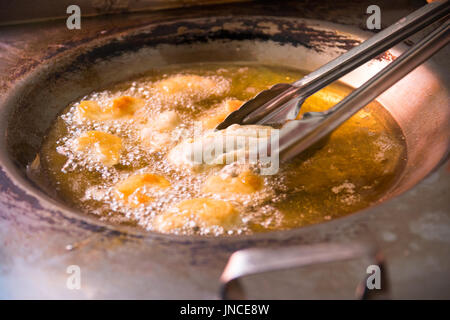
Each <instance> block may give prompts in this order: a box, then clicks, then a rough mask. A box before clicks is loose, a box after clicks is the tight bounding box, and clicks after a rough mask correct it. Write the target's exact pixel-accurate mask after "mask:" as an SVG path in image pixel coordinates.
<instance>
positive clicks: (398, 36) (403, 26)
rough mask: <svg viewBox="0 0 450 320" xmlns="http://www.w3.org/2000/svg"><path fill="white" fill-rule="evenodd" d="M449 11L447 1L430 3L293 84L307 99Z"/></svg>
mask: <svg viewBox="0 0 450 320" xmlns="http://www.w3.org/2000/svg"><path fill="white" fill-rule="evenodd" d="M448 12H449V3H448V1H446V0H445V1H437V2H433V3H429V4H427V5H425V6H423V7H422V8H420V9H418V10H416V11H414V12H413V13H411V14H410V15H408V16H406V17H404V18H402V19H400V20H399V21H397V22H396V23H394V24H393V25H391V26H389V27H388V28H386V29H384V30H382V31H380V32H379V33H377V34H376V35H374V36H372V37H371V38H369V39H367V40H366V41H364V42H363V43H362V44H360V45H359V46H357V47H355V48H353V49H351V50H349V51H347V52H346V53H344V54H342V55H341V56H339V57H337V58H336V59H334V60H332V61H330V62H329V63H327V64H325V65H324V66H322V67H320V68H319V69H317V70H315V71H314V72H311V73H310V74H308V75H307V76H305V77H303V78H302V79H300V80H298V81H296V82H294V83H293V85H294V86H296V87H299V88H305V89H306V90H305V91H302V95H305V96H309V95H311V94H313V93H315V92H316V91H318V90H320V89H321V88H323V87H325V86H327V85H328V84H330V83H332V82H334V81H336V80H337V79H339V78H341V77H343V76H344V75H346V74H347V73H349V72H350V71H352V70H354V69H356V68H357V67H359V66H361V65H363V64H364V63H366V62H367V61H369V60H371V59H373V58H375V57H376V56H377V55H379V54H381V53H383V52H385V51H386V50H388V49H389V48H391V47H393V46H394V45H396V44H398V43H399V42H400V41H402V40H404V39H406V38H408V37H409V36H411V35H412V34H414V33H416V32H417V31H419V30H421V29H422V28H424V27H426V26H428V25H430V24H432V23H433V22H436V21H438V20H439V19H440V18H442V17H444V16H445V15H447V14H448Z"/></svg>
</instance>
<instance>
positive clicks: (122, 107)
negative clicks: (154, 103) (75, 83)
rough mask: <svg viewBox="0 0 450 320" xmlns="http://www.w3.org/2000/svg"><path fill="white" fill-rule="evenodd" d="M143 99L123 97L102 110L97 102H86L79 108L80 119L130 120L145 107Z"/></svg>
mask: <svg viewBox="0 0 450 320" xmlns="http://www.w3.org/2000/svg"><path fill="white" fill-rule="evenodd" d="M143 104H144V102H143V100H141V99H137V98H133V97H129V96H121V97H119V98H116V99H114V100H113V102H112V105H110V106H107V107H104V108H102V107H101V106H100V105H99V104H98V103H97V102H96V101H91V100H84V101H81V102H80V104H79V105H78V107H77V111H76V112H77V116H78V119H81V120H83V119H86V120H96V121H105V120H117V119H124V118H125V119H129V118H130V117H132V116H133V115H134V114H135V112H136V111H137V110H138V109H139V108H141V107H142V106H143Z"/></svg>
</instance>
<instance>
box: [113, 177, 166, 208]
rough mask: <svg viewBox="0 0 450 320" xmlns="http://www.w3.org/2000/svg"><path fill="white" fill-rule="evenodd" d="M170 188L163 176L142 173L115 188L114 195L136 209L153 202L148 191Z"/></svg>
mask: <svg viewBox="0 0 450 320" xmlns="http://www.w3.org/2000/svg"><path fill="white" fill-rule="evenodd" d="M169 187H170V182H169V181H168V180H167V179H166V178H164V177H163V176H160V175H157V174H152V173H143V174H137V175H133V176H131V177H128V178H127V179H126V180H124V181H121V182H119V183H117V184H116V186H115V195H116V197H117V198H118V199H119V200H122V201H124V202H125V203H127V204H129V205H131V206H134V207H138V206H140V205H141V204H146V203H148V202H151V201H153V200H154V198H153V197H152V196H151V195H150V193H149V191H150V190H149V189H155V188H156V189H165V188H169Z"/></svg>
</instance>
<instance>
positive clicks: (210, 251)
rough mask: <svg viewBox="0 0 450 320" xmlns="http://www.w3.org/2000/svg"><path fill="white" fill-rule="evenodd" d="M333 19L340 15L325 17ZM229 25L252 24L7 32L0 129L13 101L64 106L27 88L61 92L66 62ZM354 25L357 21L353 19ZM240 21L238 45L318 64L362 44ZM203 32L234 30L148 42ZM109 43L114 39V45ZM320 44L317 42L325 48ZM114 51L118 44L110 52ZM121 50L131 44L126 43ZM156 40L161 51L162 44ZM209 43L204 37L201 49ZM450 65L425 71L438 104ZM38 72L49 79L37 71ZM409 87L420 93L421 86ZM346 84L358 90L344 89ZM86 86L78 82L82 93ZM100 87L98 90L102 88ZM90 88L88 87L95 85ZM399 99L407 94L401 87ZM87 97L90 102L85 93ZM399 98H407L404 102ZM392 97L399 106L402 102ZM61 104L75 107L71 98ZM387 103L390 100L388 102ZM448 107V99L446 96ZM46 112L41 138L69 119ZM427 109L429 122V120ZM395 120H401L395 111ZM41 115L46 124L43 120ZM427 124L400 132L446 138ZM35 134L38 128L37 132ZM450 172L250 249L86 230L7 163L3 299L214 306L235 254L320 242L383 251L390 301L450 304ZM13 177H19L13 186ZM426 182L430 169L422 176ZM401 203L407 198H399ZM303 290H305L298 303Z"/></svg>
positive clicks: (281, 279)
mask: <svg viewBox="0 0 450 320" xmlns="http://www.w3.org/2000/svg"><path fill="white" fill-rule="evenodd" d="M350 7H351V6H350ZM322 9H323V8H322ZM273 12H274V10H273V8H271V7H270V6H269V5H259V6H255V8H252V10H251V14H254V15H259V16H264V15H273ZM326 12H327V10H325V13H324V11H323V10H322V11H320V10H318V11H317V13H316V14H315V15H314V11H308V15H309V17H318V18H320V19H325V20H335V18H334V17H333V14H329V16H327V15H326ZM328 12H334V11H333V10H331V9H330V10H328ZM232 13H235V14H240V15H244V16H245V15H246V14H247V13H246V12H245V9H244V10H243V8H241V7H233V6H231V5H227V6H219V7H216V8H208V9H202V10H192V11H185V10H184V11H183V12H177V11H168V12H167V11H165V12H160V13H149V14H139V15H127V16H121V17H120V18H117V19H114V17H109V18H108V19H103V18H99V19H96V20H89V21H86V23H85V26H86V27H85V28H84V29H82V30H81V31H74V32H73V33H70V34H69V33H68V32H67V30H66V29H65V26H61V25H58V24H57V23H56V22H55V23H45V24H41V25H39V28H40V30H41V32H40V33H39V34H36V33H35V32H34V31H35V30H36V26H33V27H30V26H20V27H19V26H18V27H14V28H13V27H7V28H3V30H2V33H1V37H0V46H1V48H2V49H3V50H2V51H1V53H0V59H1V60H0V71H1V72H0V74H1V83H0V105H1V108H2V110H1V111H2V118H1V120H0V121H2V124H1V125H0V126H2V128H5V126H6V125H7V124H8V123H7V121H5V120H6V119H5V117H4V116H3V115H4V114H6V112H4V111H6V109H4V108H6V107H11V105H8V99H11V97H14V91H15V90H16V93H17V92H21V93H22V95H21V96H23V97H25V94H24V93H27V95H28V96H29V97H31V96H33V94H34V95H38V94H39V93H40V91H41V92H42V93H44V95H42V96H45V90H49V91H48V93H49V94H50V95H55V94H57V93H55V92H53V91H51V90H50V89H49V87H46V86H44V85H45V83H42V84H40V83H38V82H34V86H29V84H30V82H29V78H30V75H32V78H34V79H47V77H54V79H53V80H54V81H55V82H56V83H58V81H62V83H63V82H64V80H65V79H64V78H65V76H66V74H67V71H74V70H71V69H67V68H66V69H64V68H63V69H62V70H60V72H59V73H58V72H55V71H57V70H55V69H57V67H61V66H64V62H68V61H71V60H70V57H81V58H77V59H81V60H76V61H77V62H81V63H79V64H75V65H89V63H95V62H96V61H97V60H96V58H105V57H106V56H108V55H110V54H112V53H114V52H118V51H121V50H127V51H129V50H131V49H132V48H133V47H139V46H140V45H142V44H145V41H149V38H148V37H147V36H144V35H143V33H141V32H135V33H134V34H133V33H131V34H130V35H125V34H124V33H123V34H121V32H125V31H127V30H128V29H130V28H132V27H142V26H146V25H147V24H149V23H150V22H158V21H163V20H166V21H171V20H174V19H176V18H180V17H182V18H194V17H201V16H204V15H206V14H208V15H217V16H224V15H225V16H226V15H229V14H232ZM304 13H305V11H304V9H298V8H297V7H296V6H293V7H291V8H287V9H286V8H285V9H283V10H279V11H277V14H280V15H292V16H295V17H296V18H298V16H301V15H302V14H304ZM403 13H404V12H402V14H403ZM402 14H400V16H401V15H402ZM324 15H325V16H324ZM348 16H349V18H348V19H349V20H352V17H351V15H348ZM397 17H398V16H397ZM327 18H328V19H327ZM229 19H231V18H229ZM353 19H354V21H360V20H359V19H358V18H355V17H354V16H353ZM230 21H232V20H230ZM230 21H228V22H230ZM242 21H244V23H243V24H240V25H239V28H238V29H239V34H240V35H241V38H240V39H242V40H245V39H252V38H254V37H255V36H257V37H261V39H262V40H267V39H274V40H276V41H280V42H283V40H284V41H287V40H289V41H290V42H291V43H294V44H296V45H298V46H299V47H308V45H309V46H310V47H313V48H314V49H316V50H318V51H320V52H322V53H323V54H325V53H324V51H327V43H328V44H329V46H330V47H335V48H336V49H337V50H342V49H346V48H348V47H351V46H352V45H354V44H355V43H358V40H355V39H352V38H347V37H346V36H344V35H342V33H335V32H333V31H332V30H330V29H328V30H325V31H323V32H317V30H314V29H312V30H311V28H310V27H309V26H308V25H305V24H304V23H303V24H302V23H301V22H299V24H297V25H295V26H296V27H297V28H298V29H299V30H302V31H303V33H302V32H300V35H298V36H297V38H296V37H295V36H291V37H288V38H286V37H284V38H283V34H285V32H284V31H286V32H288V30H292V26H293V25H292V24H291V25H287V26H286V30H282V31H283V32H279V33H277V32H275V35H274V33H273V32H272V33H271V31H272V30H271V28H272V27H273V26H274V24H267V22H270V19H266V20H265V21H264V20H263V21H261V20H257V19H253V18H247V19H241V22H242ZM245 21H247V25H246V23H245ZM224 22H226V21H225V20H222V21H220V23H222V25H223V23H224ZM255 22H260V23H261V22H262V23H261V24H258V23H255ZM340 22H342V21H340ZM356 24H357V23H356ZM255 25H256V26H257V27H255ZM200 26H201V28H203V30H210V31H212V30H215V31H212V33H209V34H208V37H210V36H215V37H217V38H220V37H222V38H227V37H230V32H231V31H233V28H231V29H227V28H219V29H212V28H213V27H214V26H217V22H214V23H213V22H210V25H208V24H207V23H206V24H205V23H204V22H202V24H201V25H198V24H197V25H196V24H195V23H194V24H192V23H190V24H187V23H180V24H176V23H175V24H172V25H171V28H172V29H170V28H167V24H166V25H165V26H162V25H160V26H159V29H158V27H156V28H155V29H152V32H154V33H153V35H159V36H161V37H160V39H161V41H162V40H164V34H170V33H171V32H173V31H176V32H181V36H180V38H181V39H184V42H183V43H188V42H189V36H190V30H195V27H200ZM281 26H282V25H281ZM180 27H181V29H180ZM183 27H187V29H183ZM340 28H341V27H340ZM144 29H145V28H144ZM342 29H343V30H347V31H350V30H352V32H353V31H354V32H356V33H358V30H357V29H353V28H351V27H349V26H347V27H345V26H344V27H342ZM230 30H231V31H230ZM246 30H247V31H246ZM103 31H104V32H103ZM192 32H194V31H192ZM201 33H202V32H200V34H201ZM197 36H198V34H197ZM108 37H111V38H110V39H108ZM264 37H265V38H264ZM97 38H98V39H97ZM318 38H322V40H321V41H319V40H318ZM93 39H97V40H96V43H95V44H96V46H94V47H96V48H97V49H95V50H88V51H86V48H84V47H83V46H82V45H83V44H86V43H88V42H89V41H91V40H93ZM112 39H116V40H115V41H112ZM117 39H118V40H119V41H117ZM124 39H125V40H126V41H121V40H124ZM151 39H152V41H154V39H155V38H153V37H152V38H151ZM206 39H207V37H205V38H204V40H206ZM323 39H325V40H324V41H323ZM199 40H201V39H199ZM314 41H316V42H314ZM285 49H286V48H285ZM274 53H276V51H274ZM191 54H192V53H191ZM448 54H449V52H448V50H447V51H444V52H442V53H440V54H439V55H438V56H437V57H436V59H435V61H438V63H439V65H438V66H439V67H436V66H435V67H429V68H427V69H425V70H422V73H421V75H423V72H424V71H426V72H428V73H429V74H428V78H426V77H425V80H429V81H430V83H431V87H429V88H428V87H427V88H426V90H431V91H428V92H433V93H436V92H437V94H436V95H437V96H439V92H441V91H442V90H443V91H444V97H445V92H446V90H448V88H446V85H445V84H448V78H445V76H443V75H442V74H441V75H439V69H441V71H442V69H443V70H448V62H446V61H448V59H445V58H446V57H448ZM54 58H55V59H57V60H55V61H58V64H53V65H50V66H51V67H55V69H52V70H51V71H52V72H51V73H47V71H48V70H49V69H45V68H46V65H45V62H46V61H50V59H54ZM65 59H68V60H65ZM169 62H170V59H169ZM69 65H70V64H69ZM42 66H43V69H41V70H39V68H40V67H42ZM445 68H447V69H445ZM39 71H42V73H39ZM33 72H34V73H33ZM39 75H40V76H41V77H40V76H39ZM436 75H438V79H439V77H441V81H442V82H441V83H440V88H441V91H436V85H437V84H436V82H435V81H437V80H436V78H433V77H435V76H436ZM27 79H28V80H27ZM421 79H422V78H421ZM47 80H48V79H47ZM69 80H70V79H69ZM72 80H73V79H72ZM409 80H416V81H417V79H414V77H411V78H410V79H409ZM27 81H28V82H27ZM349 81H350V82H351V81H353V80H352V79H349ZM48 83H50V82H48ZM68 83H70V81H68ZM72 83H73V82H72ZM81 83H83V81H80V82H79V83H78V84H77V85H80V84H81ZM93 83H94V84H95V81H94V82H93ZM442 83H444V84H442ZM21 85H22V86H21ZM40 85H41V86H42V87H40ZM90 85H91V86H92V82H91V84H90ZM399 88H400V89H402V87H399ZM85 90H89V83H88V86H86V88H85ZM402 90H405V89H404V88H403V89H402ZM402 90H400V93H403V94H404V91H402ZM433 90H434V91H433ZM400 93H399V94H400ZM392 95H393V96H394V97H395V94H392ZM63 97H65V98H66V99H70V98H71V97H70V92H68V93H67V95H66V96H64V95H63ZM15 98H17V96H16V97H15ZM388 98H389V97H387V98H386V99H387V100H389V99H388ZM391 98H392V97H391ZM441 99H444V98H443V96H442V92H441ZM15 102H17V103H19V105H21V106H23V107H24V108H25V109H26V105H27V104H28V102H27V101H25V100H24V101H20V99H19V100H15ZM447 102H448V100H441V103H444V104H445V103H447ZM48 103H49V106H47V108H49V109H48V110H47V109H46V110H42V113H43V116H42V117H41V118H35V119H33V120H34V124H35V125H36V126H37V127H39V126H40V127H41V129H42V130H43V129H44V128H45V127H46V123H45V121H50V119H48V114H52V112H53V113H54V112H55V111H56V109H57V108H61V107H62V106H58V105H53V106H52V105H51V104H52V101H48ZM52 108H53V109H52ZM430 108H431V111H433V108H432V107H430ZM25 109H23V110H25ZM49 110H50V111H49ZM437 110H438V109H436V111H437ZM44 111H45V112H44ZM393 111H395V110H391V112H393ZM431 111H430V112H431ZM45 113H47V117H45V116H44V114H45ZM393 113H395V112H393ZM36 114H38V113H36ZM394 115H395V114H394ZM429 115H430V117H429V118H427V117H422V118H424V119H422V120H420V116H416V117H413V118H404V119H402V114H401V113H400V114H398V115H396V117H397V118H398V119H399V120H400V122H401V121H405V122H407V121H413V120H414V121H417V122H419V124H420V125H424V126H422V127H420V126H419V128H424V127H426V126H430V121H431V122H432V123H433V125H434V126H435V127H436V128H442V126H443V125H444V127H445V123H444V124H442V121H445V118H444V119H443V120H442V119H441V120H439V118H436V117H431V116H432V115H433V114H432V113H429ZM15 116H23V114H22V115H21V114H20V113H16V114H15ZM13 119H14V116H13ZM24 119H26V117H25V118H24ZM8 120H10V119H8ZM16 120H17V119H16ZM41 121H44V122H41ZM414 121H413V122H414ZM16 122H17V121H16ZM422 122H423V123H422ZM36 126H34V125H33V126H31V127H34V128H36ZM411 130H412V129H411ZM42 133H43V132H42V131H41V132H40V131H39V130H37V131H36V136H35V137H34V140H33V137H32V136H29V135H28V136H27V138H28V141H27V142H28V143H29V145H31V146H33V145H34V147H37V145H38V142H39V134H42ZM9 134H11V133H10V132H6V135H7V136H8V135H9ZM407 134H409V135H410V136H411V137H412V139H414V138H415V136H414V134H417V133H415V132H412V131H411V132H407ZM436 135H437V136H438V129H436ZM17 136H18V135H16V136H15V137H17ZM444 143H445V140H443V141H437V143H436V144H435V145H436V146H428V145H425V146H422V149H421V148H418V149H417V150H416V152H417V155H415V156H414V155H412V156H413V160H414V159H416V161H413V162H414V165H416V166H417V167H418V169H417V170H412V169H414V168H413V167H410V169H411V170H410V172H415V174H411V177H404V178H405V179H406V180H405V181H406V182H405V186H404V188H405V189H407V188H408V187H410V186H411V185H412V184H414V183H415V179H416V178H417V172H419V174H418V176H419V177H420V170H419V169H420V167H421V166H423V167H426V168H429V167H432V166H435V165H436V160H437V161H438V160H439V159H436V158H442V156H443V152H442V144H444ZM10 145H11V144H10ZM425 150H431V151H430V154H426V155H425V154H423V152H425ZM11 151H12V152H13V154H15V158H16V159H17V160H20V161H19V162H18V163H17V165H18V168H20V167H22V168H23V165H24V164H25V162H26V161H27V160H28V159H29V158H30V157H31V156H32V154H33V148H31V149H30V148H28V147H27V148H21V146H20V145H16V146H14V147H13V148H12V150H11ZM421 152H422V155H421V157H420V153H421ZM0 157H1V158H2V162H3V164H7V163H8V161H7V160H8V159H9V155H8V154H7V153H6V152H5V150H4V149H2V150H1V155H0ZM414 157H415V158H414ZM411 166H413V164H411ZM5 170H6V171H8V173H6V171H5ZM14 170H15V171H14ZM449 171H450V167H449V166H448V164H446V165H444V166H441V167H440V169H439V170H437V171H436V172H435V173H433V174H432V175H430V176H429V177H428V178H427V179H425V180H424V181H422V182H421V183H420V184H419V185H417V186H416V187H414V188H413V189H412V190H410V191H408V192H406V193H404V194H403V195H401V196H399V197H396V198H394V199H392V200H390V201H388V202H386V203H383V204H382V205H380V206H377V207H374V208H371V209H369V210H365V211H364V212H360V213H358V214H355V215H352V216H349V217H346V218H343V219H338V220H335V221H331V222H328V223H325V224H320V225H315V226H311V227H307V228H302V229H298V230H291V231H287V232H276V233H270V234H259V235H255V236H251V237H243V238H229V239H199V238H177V237H170V236H158V235H143V234H140V233H132V234H131V233H128V232H126V231H124V230H118V229H114V228H112V227H110V226H107V225H102V224H100V223H96V222H92V221H89V219H86V218H82V217H81V216H79V215H76V214H70V213H69V212H67V211H65V210H62V209H61V208H60V207H59V206H58V205H57V204H56V203H53V204H52V203H51V202H49V201H43V200H42V199H37V198H36V194H35V193H34V191H32V192H31V191H30V190H32V188H31V186H30V188H29V189H28V190H27V188H24V183H23V182H24V181H25V180H24V179H23V178H20V171H18V170H17V169H14V168H13V166H12V164H11V163H10V164H9V165H7V168H6V169H5V168H2V169H1V170H0V240H1V247H0V297H21V298H26V297H32V298H36V297H44V298H50V297H53V298H55V297H59V298H71V297H78V298H119V297H122V298H211V297H217V293H218V289H219V281H218V279H219V277H220V274H221V272H222V270H223V268H224V266H225V264H226V261H227V258H228V257H229V255H230V254H231V253H232V252H233V251H234V250H237V249H242V248H248V247H253V246H256V247H276V246H279V245H282V246H287V245H291V244H309V243H318V242H348V241H361V240H362V239H367V238H369V240H370V241H375V242H376V243H378V244H379V246H380V248H381V250H382V251H383V252H384V254H385V256H386V261H387V265H388V272H389V276H390V279H391V282H392V296H393V297H394V298H402V297H403V298H404V297H409V298H417V297H423V298H431V297H449V294H450V289H449V288H450V280H449V277H448V274H449V271H450V261H449V260H450V258H449V253H450V216H449V200H448V199H449V198H450V195H449V191H448V190H449ZM13 172H15V176H11V174H12V173H13ZM426 173H427V172H426V170H425V169H424V171H423V172H422V174H426ZM408 179H409V180H408ZM401 191H403V190H399V192H401ZM71 264H76V265H79V266H80V267H81V272H82V289H81V290H68V289H67V287H66V280H67V276H68V274H67V273H66V268H67V266H69V265H71ZM365 268H366V266H364V265H363V266H358V265H355V264H353V263H352V264H345V265H338V266H336V267H335V269H333V270H332V278H333V281H332V283H331V284H330V283H329V282H327V281H326V280H327V277H321V278H319V280H320V279H325V280H320V281H318V280H317V278H315V277H314V273H317V272H319V273H320V272H321V270H317V269H316V270H307V271H306V274H303V275H302V277H301V278H302V279H306V280H304V282H303V283H302V284H303V285H302V286H300V285H297V284H298V282H297V281H298V279H299V277H298V276H297V272H298V270H293V271H291V272H290V273H287V274H274V275H267V276H265V277H264V278H263V279H259V280H258V281H253V282H251V283H249V284H248V286H249V290H248V292H249V296H250V297H256V298H262V297H266V298H267V297H271V298H299V297H300V298H301V297H314V296H318V297H330V296H331V297H333V296H334V297H345V292H344V291H345V290H344V288H346V287H347V286H348V287H352V288H353V287H354V284H353V283H351V281H349V277H348V276H349V272H350V271H352V272H350V273H351V274H354V275H356V277H357V278H358V280H359V279H361V277H360V276H361V274H364V271H365ZM328 285H330V286H331V287H328ZM298 288H301V290H300V292H298V291H299V289H298ZM305 289H308V290H305Z"/></svg>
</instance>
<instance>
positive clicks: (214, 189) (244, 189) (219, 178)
mask: <svg viewBox="0 0 450 320" xmlns="http://www.w3.org/2000/svg"><path fill="white" fill-rule="evenodd" d="M262 187H263V179H262V178H261V176H259V175H256V174H254V173H253V172H252V171H251V170H249V169H243V170H242V171H241V172H240V173H234V174H233V173H227V172H225V171H223V170H222V171H221V172H220V173H219V174H215V175H212V176H210V177H208V179H207V180H206V182H205V184H204V185H203V188H202V191H203V192H205V193H213V194H222V195H234V194H252V193H254V192H257V191H259V190H261V188H262Z"/></svg>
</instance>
